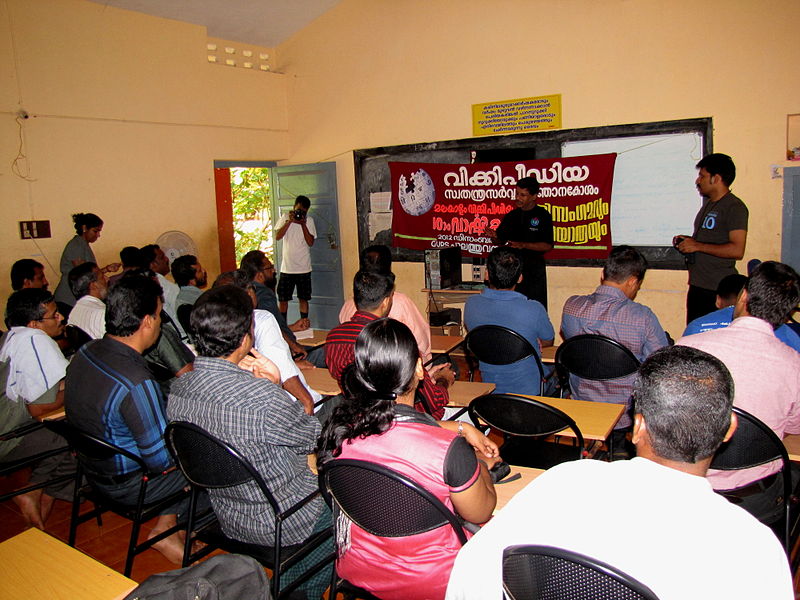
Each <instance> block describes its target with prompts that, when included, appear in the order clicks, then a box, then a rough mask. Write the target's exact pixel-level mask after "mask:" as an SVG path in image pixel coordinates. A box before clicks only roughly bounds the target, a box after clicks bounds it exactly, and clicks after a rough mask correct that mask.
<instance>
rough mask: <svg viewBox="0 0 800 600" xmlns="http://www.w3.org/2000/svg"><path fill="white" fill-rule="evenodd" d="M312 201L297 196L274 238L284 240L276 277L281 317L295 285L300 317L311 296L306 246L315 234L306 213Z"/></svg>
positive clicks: (310, 218)
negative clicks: (278, 274)
mask: <svg viewBox="0 0 800 600" xmlns="http://www.w3.org/2000/svg"><path fill="white" fill-rule="evenodd" d="M310 207H311V200H309V199H308V198H307V197H306V196H298V197H297V200H295V203H294V208H292V210H290V211H289V212H288V213H285V214H283V215H282V216H281V218H280V220H279V221H278V225H277V227H276V229H275V237H276V238H277V239H279V240H283V255H282V257H281V272H280V279H278V308H279V310H280V311H281V313H282V314H283V317H284V319H285V318H286V313H287V311H288V310H289V300H291V299H292V294H293V293H294V288H295V286H297V300H298V301H299V304H300V318H301V319H308V301H309V300H310V299H311V252H310V251H309V248H310V247H311V245H312V244H313V243H314V238H315V237H317V228H316V227H315V226H314V219H313V218H312V217H310V216H309V215H308V209H309V208H310Z"/></svg>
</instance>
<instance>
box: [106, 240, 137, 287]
mask: <svg viewBox="0 0 800 600" xmlns="http://www.w3.org/2000/svg"><path fill="white" fill-rule="evenodd" d="M119 260H120V261H121V264H122V272H121V273H117V274H116V275H112V276H111V277H109V278H108V285H114V284H115V283H116V282H117V281H119V280H120V278H121V277H122V276H123V275H125V273H126V272H127V271H130V270H131V269H141V268H142V257H141V255H140V254H139V249H138V248H137V247H136V246H125V247H124V248H123V249H122V250H120V251H119Z"/></svg>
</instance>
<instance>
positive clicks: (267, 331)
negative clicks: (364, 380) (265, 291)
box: [212, 269, 322, 415]
mask: <svg viewBox="0 0 800 600" xmlns="http://www.w3.org/2000/svg"><path fill="white" fill-rule="evenodd" d="M223 285H234V286H236V287H239V288H242V289H243V290H245V291H246V292H247V293H248V294H249V295H250V298H251V300H252V301H253V306H254V307H255V306H257V304H258V301H257V299H256V292H255V290H254V288H253V285H252V282H251V281H250V278H249V277H248V275H247V273H246V272H245V271H243V270H241V269H240V270H238V271H228V272H226V273H222V274H221V275H220V276H219V277H217V279H216V281H214V285H213V286H212V289H215V288H218V287H220V286H223ZM253 348H255V349H256V350H258V351H259V352H260V353H261V354H263V355H264V356H266V357H267V358H268V359H269V360H271V361H272V362H273V363H275V366H277V367H278V371H280V376H281V387H282V388H283V389H284V390H285V391H287V392H288V393H289V394H291V396H292V397H294V398H295V399H296V400H297V401H298V402H299V403H300V404H301V405H302V406H303V410H304V411H305V412H306V414H309V415H311V414H314V404H315V403H317V402H319V401H320V400H322V396H321V395H320V394H318V393H317V392H315V391H314V390H312V389H311V388H310V387H309V385H308V383H307V382H306V379H305V377H304V376H303V372H302V371H301V370H300V368H299V367H298V365H297V363H296V362H295V361H294V360H293V359H292V352H291V350H289V346H288V345H287V344H286V341H285V340H284V338H283V334H282V333H281V328H280V326H279V325H278V321H277V319H276V318H275V316H274V315H273V314H272V313H270V312H269V311H268V310H262V309H258V308H255V309H254V310H253Z"/></svg>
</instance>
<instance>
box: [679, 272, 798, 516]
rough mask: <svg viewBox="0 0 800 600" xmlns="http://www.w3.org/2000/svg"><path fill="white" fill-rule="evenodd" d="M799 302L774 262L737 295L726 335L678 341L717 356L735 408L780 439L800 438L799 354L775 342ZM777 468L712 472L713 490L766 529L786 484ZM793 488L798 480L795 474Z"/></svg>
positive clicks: (791, 278) (788, 276) (791, 276)
mask: <svg viewBox="0 0 800 600" xmlns="http://www.w3.org/2000/svg"><path fill="white" fill-rule="evenodd" d="M798 301H800V283H799V282H798V275H797V273H796V272H795V270H794V269H792V268H791V267H790V266H788V265H784V264H782V263H778V262H774V261H766V262H763V263H761V264H760V265H759V266H758V267H756V269H755V270H754V271H753V273H752V275H751V276H750V278H749V279H748V281H747V283H746V284H745V287H744V289H743V290H742V292H741V293H740V294H739V298H738V300H737V301H736V306H735V308H734V312H733V317H734V319H733V322H732V323H731V324H730V325H728V327H724V328H722V329H715V330H713V331H706V332H705V333H698V334H696V335H690V336H687V337H683V338H681V339H679V340H678V341H677V343H678V344H681V345H683V346H691V347H693V348H698V349H700V350H704V351H705V352H708V353H709V354H713V355H714V356H716V357H717V358H718V359H720V360H721V361H722V362H723V363H725V366H726V367H728V369H729V370H730V372H731V375H733V381H734V383H735V384H736V394H735V397H734V400H733V403H734V404H735V405H736V406H738V407H739V408H741V409H743V410H746V411H747V412H749V413H751V414H753V415H755V416H756V417H758V418H759V419H761V420H762V421H763V422H764V423H765V424H767V425H768V426H769V427H770V428H771V429H772V430H773V431H774V432H775V433H776V434H777V435H778V437H781V438H782V437H783V436H784V435H786V434H788V433H800V354H798V353H797V352H795V351H794V350H792V349H791V348H789V347H788V346H787V345H786V344H784V343H783V342H781V341H780V340H778V338H777V337H775V329H776V328H778V327H780V326H781V325H782V324H783V323H784V322H785V321H786V318H787V317H788V315H789V314H790V313H791V312H792V310H794V308H795V307H796V306H797V303H798ZM779 468H780V464H779V463H774V462H773V463H769V464H766V465H761V466H759V467H753V468H751V469H745V470H741V471H711V472H710V473H709V475H708V478H709V480H710V481H711V485H713V486H714V489H715V490H720V491H722V490H725V492H724V493H725V494H726V495H728V496H731V497H734V498H735V501H736V502H737V503H738V504H739V505H740V506H742V507H743V508H745V509H747V510H749V511H750V512H751V513H753V514H754V515H755V516H757V517H758V518H759V519H761V520H762V521H763V522H765V523H772V522H774V521H776V520H777V519H779V518H780V516H781V511H782V504H783V502H782V493H783V478H782V476H781V474H780V473H778V472H777V471H778V469H779ZM792 479H793V481H792V483H793V485H792V488H794V484H795V483H796V480H797V474H796V471H794V469H793V477H792Z"/></svg>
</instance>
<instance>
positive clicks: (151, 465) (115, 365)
mask: <svg viewBox="0 0 800 600" xmlns="http://www.w3.org/2000/svg"><path fill="white" fill-rule="evenodd" d="M106 304H107V308H106V335H105V337H103V339H101V340H97V341H94V342H89V343H88V344H86V345H84V346H83V347H82V348H81V349H80V350H79V351H78V353H77V354H76V355H75V358H74V359H73V360H72V363H70V366H69V367H68V369H67V379H66V390H65V393H66V396H65V408H66V414H67V419H68V420H69V422H70V423H71V424H72V425H73V426H75V427H78V428H79V429H81V430H82V431H85V432H86V433H89V434H91V435H94V436H96V437H99V438H102V439H105V440H107V441H108V442H111V443H112V444H114V445H116V446H119V447H121V448H123V449H125V450H128V451H129V452H132V453H133V454H136V455H137V456H140V457H141V458H142V460H144V462H145V463H146V464H147V467H148V470H149V471H150V472H151V473H166V474H165V475H164V476H163V477H158V478H154V479H151V481H150V482H149V485H148V488H147V497H146V498H145V501H147V502H149V501H155V500H158V499H159V498H162V497H165V496H168V495H170V494H172V493H174V492H176V491H178V490H180V489H182V488H184V487H185V486H186V485H187V482H186V480H185V479H184V477H183V475H181V473H180V472H179V471H176V470H174V465H173V461H172V457H171V456H170V454H169V452H168V450H167V447H166V444H165V442H164V429H165V427H166V425H167V418H166V414H165V402H164V397H163V395H162V393H161V388H160V387H159V385H158V382H156V380H155V379H154V378H153V375H152V373H150V371H149V370H148V369H147V365H146V363H145V361H144V359H143V358H142V352H144V351H145V350H146V349H147V348H149V347H150V346H152V345H153V344H155V343H156V340H157V339H158V336H159V333H160V331H161V308H162V306H163V299H162V291H161V287H160V286H159V285H158V283H156V282H155V281H154V280H152V279H150V278H148V277H144V276H143V277H126V278H123V279H121V280H120V281H119V282H117V284H116V285H115V286H114V287H113V288H112V289H111V290H109V293H108V298H107V302H106ZM94 467H95V469H96V470H97V472H99V473H100V475H99V476H97V477H93V484H94V485H96V487H97V488H99V489H100V490H101V491H102V492H103V493H105V494H107V495H108V496H109V497H111V498H114V499H116V500H120V501H128V500H129V501H130V503H131V504H134V503H135V501H136V493H137V492H138V489H139V477H138V475H139V472H138V470H137V466H136V464H135V463H134V462H133V461H131V460H130V459H128V458H125V457H124V456H121V455H115V456H114V457H113V458H110V459H108V460H105V461H102V462H100V463H98V464H96V465H94ZM184 508H185V507H184V506H182V505H180V506H178V505H176V506H172V507H169V508H167V509H165V514H162V515H161V516H160V517H159V519H158V522H157V523H156V525H155V527H154V528H153V530H152V531H151V532H150V537H153V536H155V535H157V534H158V533H160V532H162V531H164V530H166V529H168V528H169V527H172V526H173V525H175V523H176V522H177V513H178V512H180V511H181V510H183V509H184ZM153 547H154V548H155V549H157V550H159V551H160V552H161V553H162V554H164V556H166V557H167V558H168V559H170V560H172V561H173V562H176V563H180V562H181V558H182V555H183V543H182V541H181V540H180V539H179V537H178V534H173V535H171V536H169V537H167V538H165V539H164V540H161V541H160V542H158V543H156V544H154V546H153Z"/></svg>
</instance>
